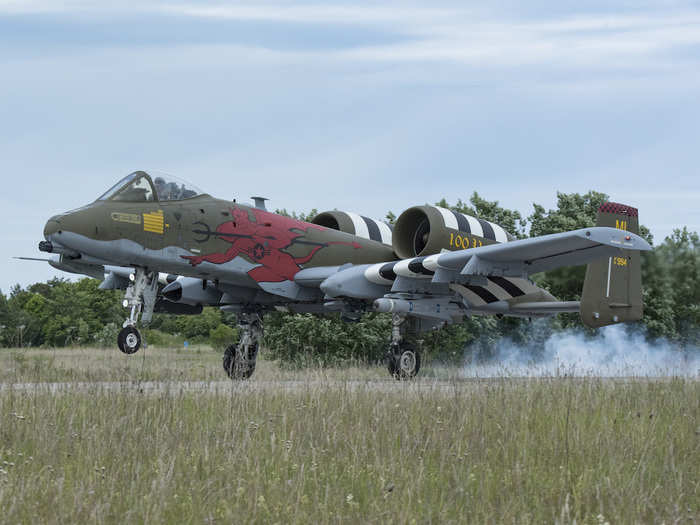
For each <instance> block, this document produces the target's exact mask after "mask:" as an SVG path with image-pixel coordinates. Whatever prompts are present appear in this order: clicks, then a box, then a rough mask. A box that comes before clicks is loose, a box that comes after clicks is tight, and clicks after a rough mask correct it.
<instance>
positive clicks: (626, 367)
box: [464, 325, 700, 377]
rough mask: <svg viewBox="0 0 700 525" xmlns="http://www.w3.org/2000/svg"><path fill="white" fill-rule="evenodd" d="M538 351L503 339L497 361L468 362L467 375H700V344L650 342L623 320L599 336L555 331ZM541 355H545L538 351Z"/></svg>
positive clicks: (466, 366) (601, 331)
mask: <svg viewBox="0 0 700 525" xmlns="http://www.w3.org/2000/svg"><path fill="white" fill-rule="evenodd" d="M542 346H543V347H542V348H540V349H538V350H540V351H539V352H533V348H532V347H528V346H526V345H519V344H516V343H514V342H513V341H509V340H502V341H501V342H499V343H498V350H497V353H496V356H495V357H494V359H493V360H490V361H489V362H488V363H482V364H477V363H473V362H472V363H468V364H466V365H465V367H464V375H465V377H557V376H559V377H561V376H577V377H591V376H595V377H670V376H684V377H700V349H698V348H685V349H682V348H680V347H679V346H678V345H677V344H675V343H673V342H669V341H667V340H658V341H655V342H653V343H650V342H647V341H646V340H645V338H644V336H643V335H642V334H641V333H638V332H637V333H635V332H628V331H627V330H626V329H625V327H623V326H621V325H615V326H607V327H605V328H602V329H600V330H598V333H597V335H595V336H594V337H590V336H586V335H585V334H584V333H582V332H580V331H574V330H566V331H563V332H556V333H553V334H552V335H550V336H549V337H548V338H547V339H546V340H545V341H544V343H543V345H542ZM537 354H539V356H540V357H538V358H535V357H533V356H535V355H537Z"/></svg>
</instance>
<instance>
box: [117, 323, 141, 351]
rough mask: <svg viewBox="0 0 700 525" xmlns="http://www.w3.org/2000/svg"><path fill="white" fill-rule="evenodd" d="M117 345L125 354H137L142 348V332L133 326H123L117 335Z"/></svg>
mask: <svg viewBox="0 0 700 525" xmlns="http://www.w3.org/2000/svg"><path fill="white" fill-rule="evenodd" d="M117 346H118V347H119V350H121V351H122V352H124V353H125V354H129V355H131V354H135V353H136V352H138V350H139V348H141V334H140V333H139V331H138V330H137V329H136V328H134V327H133V326H127V327H125V328H122V330H121V332H119V337H117Z"/></svg>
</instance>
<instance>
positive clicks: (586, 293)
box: [581, 202, 643, 328]
mask: <svg viewBox="0 0 700 525" xmlns="http://www.w3.org/2000/svg"><path fill="white" fill-rule="evenodd" d="M596 226H609V227H611V228H618V229H620V230H626V231H628V232H631V233H635V234H639V214H638V212H637V208H632V207H631V206H627V205H625V204H618V203H615V202H605V203H603V204H602V205H601V206H600V208H598V218H597V221H596ZM640 259H641V254H640V252H637V251H629V250H622V249H621V250H620V251H619V253H618V254H615V255H613V256H612V257H608V258H606V259H599V260H597V261H594V262H592V263H590V264H589V265H588V267H587V268H586V279H585V281H584V283H583V293H582V295H581V320H582V321H583V323H584V324H585V325H587V326H590V327H592V328H596V327H599V326H606V325H609V324H615V323H621V322H624V321H637V320H639V319H641V318H642V311H643V305H642V269H641V264H640Z"/></svg>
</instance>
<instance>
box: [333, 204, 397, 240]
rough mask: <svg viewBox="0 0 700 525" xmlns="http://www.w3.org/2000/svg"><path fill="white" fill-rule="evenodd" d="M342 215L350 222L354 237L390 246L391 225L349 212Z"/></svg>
mask: <svg viewBox="0 0 700 525" xmlns="http://www.w3.org/2000/svg"><path fill="white" fill-rule="evenodd" d="M342 213H344V214H345V215H347V216H348V218H349V219H350V220H351V221H352V225H353V227H354V228H355V235H357V236H358V237H362V238H363V239H370V240H372V241H377V242H381V243H382V244H386V245H387V246H391V232H392V230H393V228H392V226H391V225H389V224H387V223H385V222H384V221H379V220H377V219H370V218H369V217H365V216H364V215H360V214H358V213H354V212H351V211H345V212H342Z"/></svg>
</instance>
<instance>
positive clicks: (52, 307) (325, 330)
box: [0, 191, 700, 365]
mask: <svg viewBox="0 0 700 525" xmlns="http://www.w3.org/2000/svg"><path fill="white" fill-rule="evenodd" d="M606 200H608V196H607V195H605V194H603V193H599V192H595V191H590V192H588V193H586V194H583V195H581V194H577V193H571V194H565V193H558V194H557V206H556V208H554V209H549V210H546V209H545V208H544V207H543V206H540V205H539V204H534V205H533V211H532V213H531V214H530V215H529V216H527V217H523V216H522V215H521V214H520V213H519V212H518V211H515V210H509V209H506V208H503V207H501V206H500V205H499V203H498V202H497V201H488V200H486V199H484V198H482V197H481V196H479V195H478V194H477V193H476V192H475V193H474V194H473V195H472V196H471V197H470V198H469V200H468V201H466V202H465V201H462V200H458V201H457V202H456V203H455V204H452V205H450V204H449V203H448V202H446V201H445V200H444V199H443V200H442V201H440V202H438V203H436V204H438V205H440V206H444V207H447V208H451V209H453V210H455V211H459V212H462V213H467V214H470V215H474V216H476V217H479V218H482V219H487V220H489V221H492V222H496V223H498V224H500V225H502V226H503V227H504V228H505V229H506V230H508V231H509V232H510V233H512V234H513V235H515V236H516V237H518V238H525V237H528V236H532V237H534V236H539V235H545V234H549V233H557V232H562V231H568V230H573V229H577V228H585V227H590V226H593V225H594V224H595V219H596V214H597V210H598V207H599V206H600V204H601V203H602V202H604V201H606ZM282 213H286V211H285V210H282ZM298 216H299V217H307V215H305V214H301V215H298ZM394 218H395V215H394V214H393V213H391V212H389V213H388V214H387V219H389V220H393V219H394ZM641 235H642V236H644V237H645V238H646V239H647V240H648V241H649V242H651V243H652V244H653V239H652V237H651V234H650V233H649V230H648V229H647V228H645V227H644V226H642V227H641ZM584 274H585V267H584V266H578V267H569V268H562V269H559V270H555V271H551V272H547V273H546V274H539V275H535V276H533V280H535V282H536V283H537V284H538V285H539V286H541V287H543V288H546V289H547V290H549V291H550V292H551V293H552V294H553V295H554V296H555V297H557V298H558V299H560V300H564V301H568V300H579V299H580V294H581V289H582V286H583V279H584ZM642 279H643V286H644V301H645V309H644V318H643V320H642V321H640V322H639V323H637V326H636V328H638V329H640V330H643V332H644V333H645V335H646V336H647V337H648V338H649V339H655V338H660V337H663V338H666V339H668V340H671V341H674V342H676V343H678V344H679V345H680V346H682V347H687V348H697V347H698V346H699V343H700V329H699V326H700V306H699V305H700V239H699V237H698V234H697V232H690V231H688V230H687V228H685V227H684V228H682V229H677V230H675V231H674V232H673V234H672V235H670V236H669V237H667V238H666V239H664V240H663V241H662V242H661V243H658V244H656V245H655V246H654V250H653V251H652V252H648V253H644V254H643V260H642ZM98 284H99V282H98V281H97V280H95V279H89V278H85V279H81V280H79V281H76V282H71V281H68V280H66V279H52V280H50V281H48V282H46V283H36V284H33V285H30V286H28V287H26V288H21V287H19V286H15V287H14V288H13V289H12V290H11V291H10V293H9V295H8V296H6V295H4V294H3V293H1V292H0V346H3V347H16V346H66V345H94V346H110V347H111V346H113V345H114V341H115V340H116V334H117V332H118V330H119V328H120V327H121V323H122V321H123V319H124V317H125V310H124V309H123V308H122V306H121V299H122V295H123V294H122V292H119V291H101V290H98V288H97V287H98ZM235 327H236V323H235V316H234V315H232V314H226V313H224V312H221V311H220V310H219V309H217V308H205V309H204V312H203V313H202V314H201V315H199V316H174V315H165V314H157V315H155V316H154V320H153V323H152V324H151V325H150V327H149V330H147V331H146V333H145V335H146V339H147V341H149V343H151V344H158V345H181V344H183V342H184V341H188V342H190V343H193V344H196V343H202V344H211V345H212V346H214V347H215V348H219V349H221V348H224V347H225V346H226V345H227V344H230V343H231V342H233V341H234V340H235V339H236V337H237V333H236V328H235ZM536 327H537V328H536V329H533V324H532V323H530V322H529V321H528V320H526V319H515V318H507V317H505V318H501V319H499V318H496V317H472V318H466V319H465V320H464V321H463V322H461V323H456V324H453V325H450V326H449V327H447V328H445V329H443V330H440V331H436V332H431V333H428V334H425V335H424V336H423V347H424V351H427V352H428V353H429V354H434V355H435V354H439V355H442V356H443V357H446V358H450V357H455V358H458V359H463V357H464V354H465V352H468V353H469V354H470V355H471V356H473V357H476V358H487V357H488V356H490V355H491V354H492V353H493V352H494V349H495V348H496V347H497V345H498V341H499V340H501V339H502V338H504V337H507V338H509V339H511V340H513V341H515V342H518V343H523V344H533V346H534V347H537V344H538V342H541V340H543V339H544V338H546V337H548V335H549V334H551V333H552V332H553V331H556V330H561V329H565V328H571V327H574V328H580V329H583V327H582V325H581V322H580V319H579V317H578V315H575V314H566V315H560V316H557V317H555V318H552V319H550V320H548V321H547V322H546V323H545V324H542V323H538V324H537V325H536ZM389 333H390V320H389V318H388V317H387V316H386V315H380V314H367V315H365V316H364V317H363V318H362V319H361V320H360V321H359V322H356V323H347V322H344V321H343V320H341V319H340V318H339V316H337V315H328V316H323V317H322V318H317V317H314V316H310V315H303V314H298V315H288V314H280V313H273V314H268V315H266V318H265V347H266V351H267V352H268V353H269V356H270V357H271V358H274V359H279V360H281V361H282V362H285V363H290V364H297V365H303V364H307V363H317V364H338V363H343V362H347V361H348V360H351V361H378V360H380V359H381V358H382V356H383V355H384V352H385V351H386V345H387V341H388V337H389Z"/></svg>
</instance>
